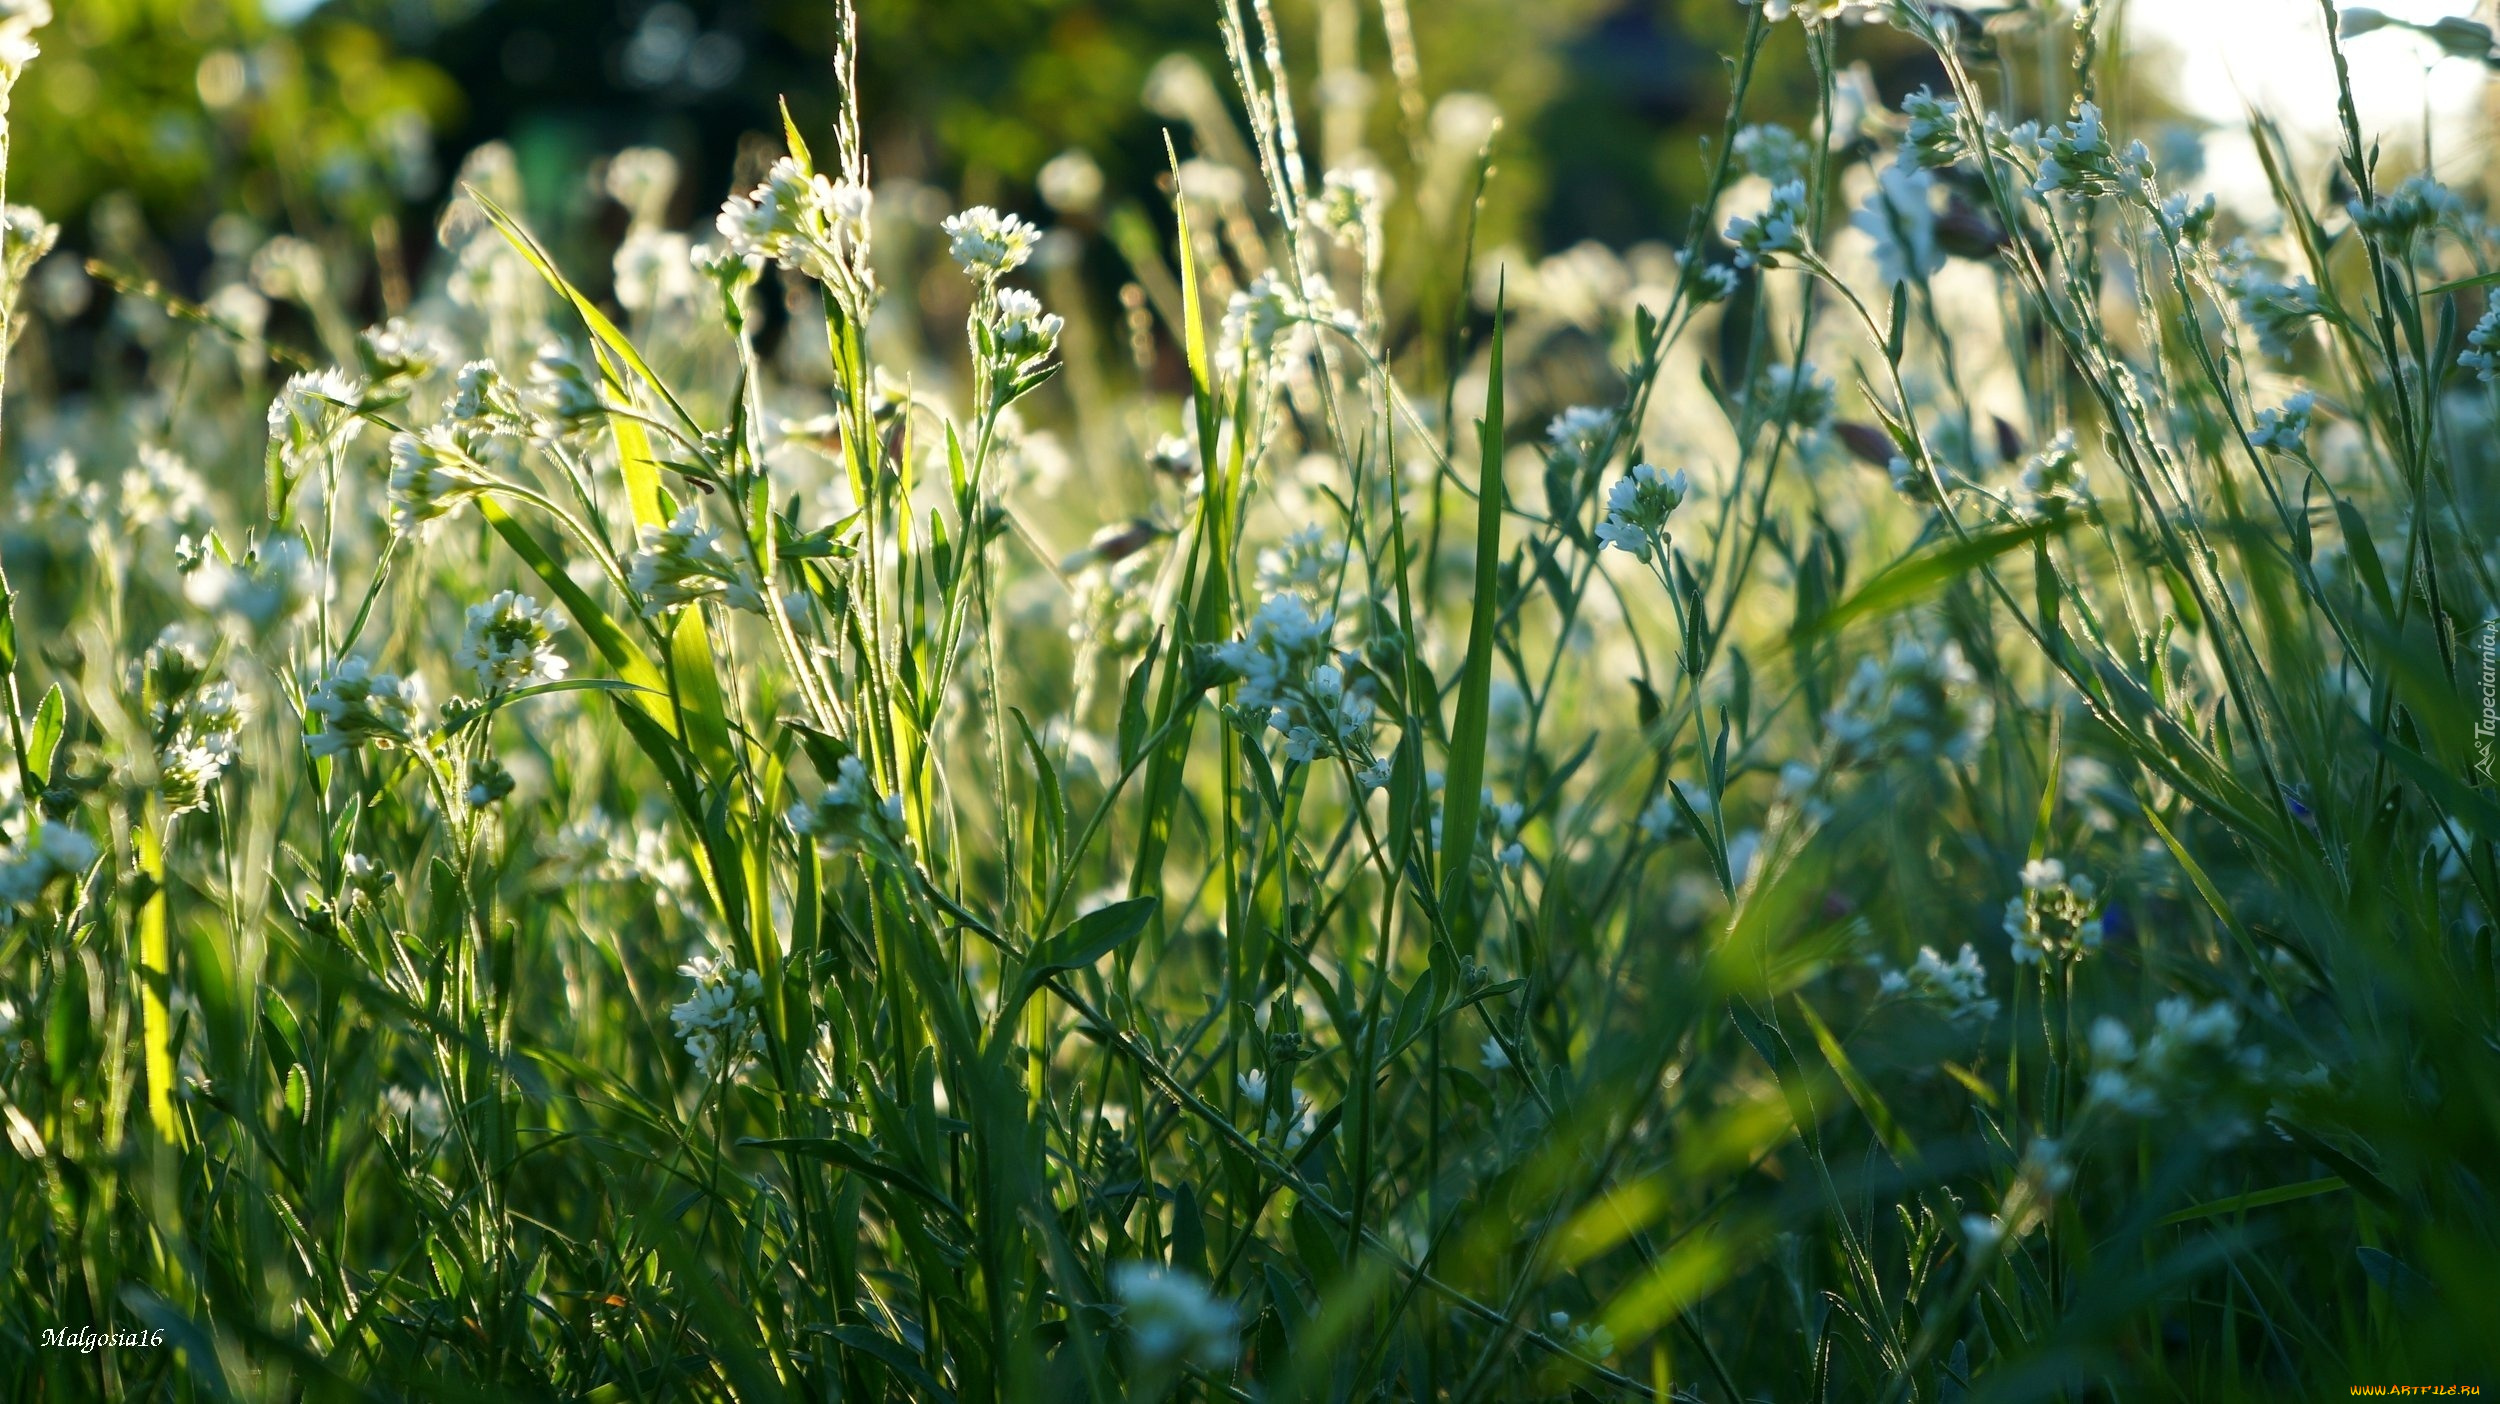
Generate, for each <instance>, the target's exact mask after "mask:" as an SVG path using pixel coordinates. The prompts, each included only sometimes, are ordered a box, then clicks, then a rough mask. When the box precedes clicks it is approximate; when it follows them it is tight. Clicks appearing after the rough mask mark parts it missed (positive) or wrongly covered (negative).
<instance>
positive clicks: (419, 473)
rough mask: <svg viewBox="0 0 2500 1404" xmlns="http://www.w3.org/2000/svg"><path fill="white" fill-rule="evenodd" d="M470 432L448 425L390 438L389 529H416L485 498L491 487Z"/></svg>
mask: <svg viewBox="0 0 2500 1404" xmlns="http://www.w3.org/2000/svg"><path fill="white" fill-rule="evenodd" d="M470 446H471V445H470V440H469V436H468V435H467V434H464V433H463V432H461V431H460V430H459V429H458V428H456V427H455V426H452V425H448V424H437V425H433V426H431V427H429V428H427V429H425V430H423V431H422V432H419V433H413V434H412V433H409V432H407V431H405V430H402V431H401V432H399V433H397V434H393V435H392V436H391V483H390V493H391V526H392V527H393V528H395V529H396V530H399V531H402V532H412V531H416V530H418V529H420V528H422V527H424V526H426V525H428V524H430V523H432V522H435V521H438V520H440V519H442V518H444V517H447V516H449V515H451V514H452V513H454V512H456V511H458V510H460V508H461V507H462V506H463V505H465V504H466V503H468V502H469V501H470V500H471V499H472V498H476V497H479V496H482V495H483V494H484V493H485V492H486V489H487V487H488V486H489V485H490V484H491V482H492V479H490V478H489V477H488V476H487V474H486V469H485V468H484V466H483V465H481V464H479V462H478V461H477V459H475V458H474V457H472V456H471V455H470Z"/></svg>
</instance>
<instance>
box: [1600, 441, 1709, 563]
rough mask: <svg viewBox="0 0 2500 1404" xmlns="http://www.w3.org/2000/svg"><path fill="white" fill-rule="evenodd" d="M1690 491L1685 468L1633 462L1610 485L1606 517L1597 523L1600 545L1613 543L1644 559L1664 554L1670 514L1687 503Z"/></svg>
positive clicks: (1611, 545)
mask: <svg viewBox="0 0 2500 1404" xmlns="http://www.w3.org/2000/svg"><path fill="white" fill-rule="evenodd" d="M1686 491H1687V485H1686V480H1685V476H1684V470H1683V469H1681V468H1678V469H1676V470H1675V471H1674V472H1672V473H1667V472H1662V471H1660V470H1659V469H1658V468H1657V467H1656V466H1655V465H1652V464H1648V463H1636V464H1634V465H1632V471H1631V472H1629V473H1626V474H1624V475H1623V476H1622V477H1620V478H1617V479H1615V485H1614V486H1613V487H1611V488H1609V489H1607V492H1606V520H1605V521H1603V522H1600V523H1598V526H1597V539H1598V541H1599V543H1600V546H1599V549H1600V550H1603V549H1606V548H1607V547H1612V548H1613V549H1615V550H1617V551H1623V552H1627V553H1629V554H1630V555H1632V556H1634V557H1637V558H1638V559H1640V560H1644V561H1646V560H1648V559H1650V557H1651V556H1652V555H1653V554H1655V555H1658V556H1661V557H1663V556H1664V555H1665V554H1666V549H1667V541H1668V539H1669V538H1668V533H1667V518H1668V516H1669V515H1671V514H1672V513H1673V512H1674V511H1675V509H1676V508H1678V507H1680V506H1682V505H1683V503H1684V494H1685V492H1686Z"/></svg>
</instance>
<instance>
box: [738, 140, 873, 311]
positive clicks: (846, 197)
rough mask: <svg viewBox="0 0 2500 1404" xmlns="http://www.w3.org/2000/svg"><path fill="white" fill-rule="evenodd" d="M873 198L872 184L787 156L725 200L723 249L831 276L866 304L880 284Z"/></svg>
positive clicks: (859, 305)
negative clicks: (829, 175) (872, 237)
mask: <svg viewBox="0 0 2500 1404" xmlns="http://www.w3.org/2000/svg"><path fill="white" fill-rule="evenodd" d="M871 201H872V197H871V195H870V193H869V190H868V187H866V186H864V185H859V184H855V183H852V182H848V181H844V182H841V183H836V182H834V181H831V180H828V179H826V178H825V177H824V176H822V175H819V174H817V173H816V172H814V171H812V170H809V169H808V168H807V167H806V166H805V165H803V164H801V163H800V162H799V161H798V160H797V158H795V157H790V156H784V157H782V158H781V159H780V160H778V161H775V162H773V165H772V169H771V170H770V171H768V172H766V173H765V177H764V182H763V184H761V185H758V186H756V187H755V189H754V190H752V191H750V192H748V193H747V194H744V195H732V196H730V197H729V199H728V201H727V202H726V203H724V204H723V205H722V206H721V212H720V218H719V219H718V220H717V221H715V224H716V227H718V229H719V230H720V235H721V241H722V253H723V255H725V256H726V257H727V258H730V259H760V260H763V261H765V262H769V263H777V264H779V265H781V266H782V267H783V268H785V269H788V270H790V271H791V272H794V273H800V274H804V275H806V276H807V277H810V278H814V279H816V280H817V281H818V282H821V283H824V284H825V285H827V286H828V287H830V288H832V289H833V290H834V291H835V292H836V293H837V294H839V295H841V296H842V297H844V298H845V299H846V300H847V301H848V302H850V303H851V305H852V306H853V309H854V311H860V310H864V308H865V303H866V301H867V299H868V298H869V297H870V296H871V295H872V294H873V293H874V292H875V291H876V276H875V274H874V273H873V272H872V271H871V270H870V268H869V263H868V243H869V224H868V211H869V207H870V204H871ZM715 262H716V263H717V262H718V260H715Z"/></svg>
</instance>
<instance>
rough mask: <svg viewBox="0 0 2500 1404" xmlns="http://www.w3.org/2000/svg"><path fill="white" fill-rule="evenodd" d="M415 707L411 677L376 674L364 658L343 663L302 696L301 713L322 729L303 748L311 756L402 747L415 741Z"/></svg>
mask: <svg viewBox="0 0 2500 1404" xmlns="http://www.w3.org/2000/svg"><path fill="white" fill-rule="evenodd" d="M419 705H420V698H419V694H418V690H417V684H416V680H415V679H414V678H403V677H401V676H399V675H398V674H397V673H377V672H375V671H374V670H373V664H372V663H371V662H370V661H368V660H366V659H363V658H349V659H346V660H344V661H342V662H341V663H340V664H339V665H338V666H337V667H335V668H333V669H331V670H330V672H329V674H328V675H327V676H325V677H323V678H322V679H321V680H320V682H318V683H316V684H315V685H314V686H313V689H312V690H311V691H310V692H309V693H307V694H305V697H304V712H305V715H306V717H307V718H308V719H310V720H316V721H318V722H320V723H321V729H320V730H319V731H316V732H314V733H313V734H312V735H311V736H309V737H307V738H305V742H304V744H305V746H306V747H307V748H309V749H310V750H311V751H312V753H313V754H314V755H316V756H335V755H340V754H342V753H344V752H348V751H353V750H356V749H358V748H359V747H362V746H366V745H373V746H378V747H382V748H385V749H388V748H389V747H392V746H404V745H407V744H409V743H410V742H411V741H412V740H413V739H414V732H415V729H416V725H417V709H418V707H419Z"/></svg>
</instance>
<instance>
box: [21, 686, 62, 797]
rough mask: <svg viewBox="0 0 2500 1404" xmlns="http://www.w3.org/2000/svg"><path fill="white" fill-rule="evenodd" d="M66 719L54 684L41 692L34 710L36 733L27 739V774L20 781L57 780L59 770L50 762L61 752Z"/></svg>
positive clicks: (59, 690)
mask: <svg viewBox="0 0 2500 1404" xmlns="http://www.w3.org/2000/svg"><path fill="white" fill-rule="evenodd" d="M67 717H68V708H67V707H66V706H65V705H64V704H63V703H62V701H61V685H60V684H59V683H54V684H53V685H52V686H50V687H48V688H45V689H44V693H43V701H41V702H39V703H37V704H36V706H35V729H34V731H33V732H32V733H30V734H29V735H28V737H27V739H26V773H25V775H24V776H23V777H22V778H24V779H26V780H28V781H30V782H33V784H49V783H51V781H52V780H53V779H55V778H56V777H57V776H58V774H59V768H58V767H56V766H55V765H54V764H53V761H54V759H55V758H56V756H58V754H59V751H60V746H61V730H62V727H63V725H64V723H65V722H66V720H67ZM29 788H32V786H31V785H30V787H29Z"/></svg>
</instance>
